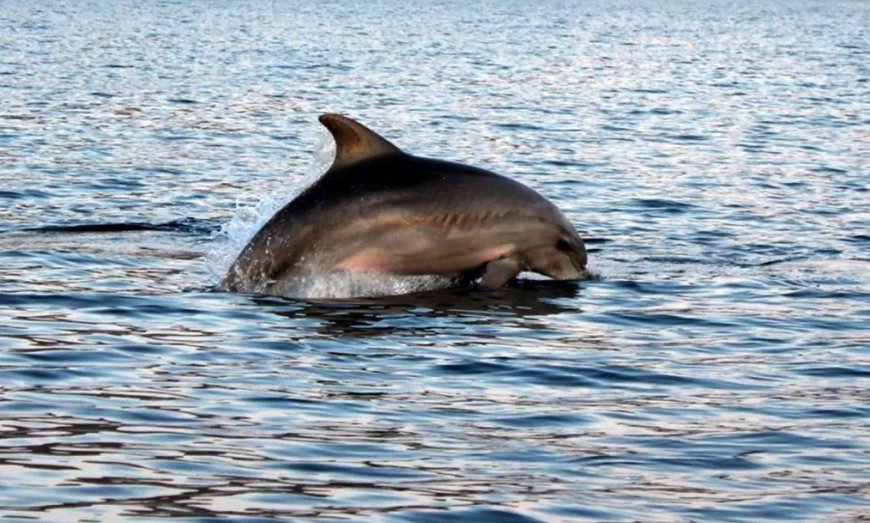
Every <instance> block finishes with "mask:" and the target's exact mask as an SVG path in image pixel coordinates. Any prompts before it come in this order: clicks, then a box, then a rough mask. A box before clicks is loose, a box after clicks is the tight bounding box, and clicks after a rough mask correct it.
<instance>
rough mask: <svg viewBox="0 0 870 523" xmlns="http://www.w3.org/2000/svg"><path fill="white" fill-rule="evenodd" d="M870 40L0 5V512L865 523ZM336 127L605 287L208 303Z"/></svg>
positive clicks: (309, 171)
mask: <svg viewBox="0 0 870 523" xmlns="http://www.w3.org/2000/svg"><path fill="white" fill-rule="evenodd" d="M299 4H301V5H299ZM868 27H870V3H867V2H863V1H831V2H821V1H818V2H817V1H810V0H806V1H802V0H795V1H790V2H773V1H755V2H740V3H734V4H732V3H727V2H689V1H675V0H674V1H664V2H652V1H648V2H646V1H641V2H600V1H592V2H564V3H562V2H555V1H553V2H540V3H520V2H491V3H475V2H471V3H468V2H447V1H445V2H431V3H426V4H425V5H421V4H419V3H411V2H398V1H394V0H384V1H379V0H378V1H375V2H368V3H365V4H358V3H355V2H349V1H343V0H337V1H335V2H327V3H316V2H303V3H282V2H265V1H261V2H260V1H253V2H225V1H214V2H204V1H194V2H173V1H162V2H144V3H134V2H108V1H101V0H98V1H92V2H52V3H48V2H24V1H21V0H6V1H2V2H0V181H2V185H0V519H2V520H4V521H15V520H19V519H20V520H39V521H58V522H69V521H120V520H129V521H136V520H156V519H163V518H170V517H171V518H189V519H190V520H196V521H212V520H214V518H226V519H232V520H234V521H286V520H299V519H312V520H313V519H317V520H322V521H328V520H332V519H350V520H357V521H372V520H379V521H645V522H646V521H663V522H664V521H667V522H672V521H763V520H769V521H781V520H789V521H831V522H847V521H848V522H852V521H866V520H867V519H868V518H870V502H868V498H870V423H868V414H870V408H868V405H870V388H868V377H870V349H868V347H870V329H868V324H870V306H868V303H870V300H868V297H870V252H868V246H870V232H868V231H870V204H868V202H870V198H868V171H867V166H868V163H870V162H868V160H870V125H868V124H870V116H868V115H870V83H868V78H870V74H868V64H870V32H868ZM336 111H337V112H343V113H347V114H350V115H353V116H355V117H357V118H359V119H360V120H361V121H363V122H364V123H366V124H368V125H369V126H371V127H372V128H373V129H376V130H378V131H379V132H381V133H382V134H383V135H384V136H387V137H389V138H391V139H392V140H394V141H395V142H396V143H397V144H399V145H400V146H402V147H403V148H405V149H406V150H408V151H411V152H414V153H416V154H420V155H425V156H430V157H437V158H444V159H450V160H455V161H461V162H464V163H470V164H473V165H476V166H480V167H485V168H489V169H491V170H495V171H498V172H501V173H505V174H509V175H511V176H513V177H515V178H517V179H519V180H522V181H524V182H525V183H527V184H529V185H531V186H533V187H535V188H536V189H537V190H539V191H540V192H541V193H543V194H545V195H547V196H548V197H549V198H551V199H552V200H553V201H555V202H556V203H557V204H558V205H559V206H560V207H561V208H562V209H563V210H564V211H565V213H566V215H567V216H568V217H569V218H570V219H571V220H572V221H573V223H574V224H575V225H576V226H577V228H578V229H579V230H581V231H583V235H584V237H586V238H587V239H588V246H589V247H590V259H591V267H592V269H593V270H594V271H595V272H596V273H597V274H599V275H600V278H599V279H597V280H593V281H587V282H579V283H558V282H549V281H543V280H540V279H526V280H524V281H522V282H521V283H520V284H519V285H518V286H517V287H516V288H511V289H501V290H496V291H489V292H487V291H482V290H475V289H459V290H444V291H437V292H431V293H422V294H414V295H408V296H399V297H391V298H368V299H356V300H327V301H323V300H320V301H303V300H289V299H280V298H267V297H253V296H245V295H233V294H226V293H221V292H215V291H214V290H213V287H214V284H215V283H216V281H217V279H218V278H219V277H220V272H221V268H222V267H223V266H224V265H223V264H225V263H226V260H227V257H228V256H231V255H232V254H233V253H234V252H235V251H236V250H238V249H239V248H240V247H241V243H240V242H242V241H243V238H244V236H245V235H246V234H249V233H250V230H251V228H252V227H253V226H254V225H255V224H256V223H258V221H262V220H264V219H266V218H268V215H269V213H270V212H271V211H272V210H274V209H275V208H276V206H278V205H280V203H281V202H283V201H285V200H286V199H287V198H288V197H290V196H291V195H292V194H294V193H295V192H297V191H298V190H299V189H300V187H301V186H302V185H304V184H305V183H307V182H308V181H310V180H311V178H312V175H313V173H316V172H318V170H319V169H320V168H321V167H322V165H321V163H322V159H323V154H322V151H321V153H315V151H316V150H317V149H318V148H320V149H323V148H324V147H325V145H324V144H328V141H327V140H326V139H325V136H326V134H325V132H324V131H323V130H321V129H320V127H319V125H318V124H317V123H316V116H317V115H318V114H320V113H322V112H336ZM327 156H328V155H327Z"/></svg>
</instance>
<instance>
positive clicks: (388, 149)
mask: <svg viewBox="0 0 870 523" xmlns="http://www.w3.org/2000/svg"><path fill="white" fill-rule="evenodd" d="M320 123H322V124H323V125H324V126H325V127H326V128H327V129H328V130H329V132H330V133H331V134H332V137H333V139H335V160H333V162H332V167H330V168H329V170H330V171H332V170H335V169H340V168H342V167H347V166H349V165H353V164H355V163H357V162H361V161H363V160H369V159H372V158H377V157H378V156H386V155H390V154H396V153H401V152H402V151H401V149H399V148H398V147H396V146H395V145H393V144H391V143H390V142H389V141H388V140H386V139H385V138H383V137H381V136H380V135H378V134H377V133H376V132H374V131H372V130H371V129H369V128H368V127H366V126H364V125H363V124H361V123H359V122H357V121H356V120H352V119H351V118H348V117H347V116H342V115H340V114H323V115H321V116H320Z"/></svg>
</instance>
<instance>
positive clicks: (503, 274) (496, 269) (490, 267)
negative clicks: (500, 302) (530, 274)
mask: <svg viewBox="0 0 870 523" xmlns="http://www.w3.org/2000/svg"><path fill="white" fill-rule="evenodd" d="M522 269H523V268H522V266H521V265H520V262H519V261H517V260H514V259H513V258H499V259H497V260H493V261H491V262H489V263H487V264H486V269H485V270H484V272H483V277H482V278H481V279H480V284H481V285H483V286H484V287H489V288H490V289H497V288H498V287H501V286H502V285H504V284H505V283H507V282H509V281H511V280H512V279H514V278H516V277H517V275H518V274H519V273H520V272H521V271H522Z"/></svg>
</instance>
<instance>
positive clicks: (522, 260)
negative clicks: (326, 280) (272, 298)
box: [223, 114, 587, 294]
mask: <svg viewBox="0 0 870 523" xmlns="http://www.w3.org/2000/svg"><path fill="white" fill-rule="evenodd" d="M320 122H321V123H322V124H323V125H324V126H325V127H326V128H327V129H328V130H329V132H330V133H331V134H332V136H333V138H334V140H335V159H334V161H333V163H332V165H331V166H330V168H329V170H327V171H326V173H325V174H324V175H323V176H322V177H321V178H320V179H319V180H318V181H317V182H315V183H314V184H313V185H311V186H310V187H309V188H307V189H306V190H305V191H303V192H302V193H301V194H300V195H299V196H298V197H296V198H295V199H293V200H292V201H290V202H289V203H288V204H287V205H285V206H284V207H283V208H282V209H281V210H280V211H278V212H277V213H276V214H275V215H274V216H273V217H272V218H271V219H270V220H269V221H268V222H267V223H266V224H265V225H264V226H263V227H262V229H260V231H259V232H258V233H257V234H256V235H254V237H253V238H252V239H251V241H250V242H249V243H248V244H247V245H246V246H245V248H244V249H242V252H241V253H240V254H239V256H238V258H237V259H236V261H235V262H234V263H233V265H232V266H231V267H230V269H229V271H228V273H227V276H226V278H225V279H224V282H223V285H224V287H225V288H226V289H228V290H230V291H238V292H255V293H262V294H282V293H284V292H286V289H288V288H292V285H293V282H294V281H298V280H300V279H303V278H305V277H307V276H312V275H318V274H319V275H322V274H329V273H333V272H338V271H352V272H369V273H386V274H394V275H395V274H400V275H437V276H441V277H445V278H449V279H450V280H452V281H453V282H457V283H459V282H469V281H473V280H475V279H477V278H480V283H481V284H482V285H484V286H487V287H493V288H495V287H500V286H502V285H504V284H505V283H506V282H508V281H509V280H512V279H513V278H515V277H516V276H517V275H518V274H519V273H520V272H521V271H524V270H530V271H533V272H537V273H540V274H543V275H545V276H549V277H551V278H555V279H559V280H569V279H582V278H585V277H586V274H587V273H586V269H585V267H586V249H585V248H584V246H583V241H582V240H581V239H580V236H579V235H578V234H577V232H576V231H575V230H574V227H572V226H571V224H570V223H569V222H568V220H567V218H565V215H564V214H562V212H561V211H559V209H558V208H556V206H555V205H553V204H552V203H550V202H549V201H548V200H547V199H545V198H544V197H543V196H541V195H540V194H538V193H537V192H535V191H534V190H532V189H530V188H529V187H526V186H525V185H523V184H521V183H519V182H516V181H514V180H511V179H509V178H506V177H504V176H501V175H498V174H495V173H492V172H489V171H485V170H483V169H478V168H475V167H469V166H466V165H461V164H457V163H451V162H445V161H440V160H431V159H426V158H419V157H416V156H412V155H410V154H406V153H404V152H402V151H401V150H400V149H399V148H398V147H396V146H395V145H393V144H392V143H390V142H389V141H387V140H386V139H384V138H382V137H381V136H379V135H378V134H376V133H375V132H373V131H372V130H370V129H368V128H366V127H365V126H363V125H362V124H360V123H358V122H356V121H354V120H352V119H350V118H348V117H346V116H341V115H337V114H324V115H322V116H321V117H320Z"/></svg>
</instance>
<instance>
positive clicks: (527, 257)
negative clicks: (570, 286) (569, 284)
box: [522, 212, 589, 280]
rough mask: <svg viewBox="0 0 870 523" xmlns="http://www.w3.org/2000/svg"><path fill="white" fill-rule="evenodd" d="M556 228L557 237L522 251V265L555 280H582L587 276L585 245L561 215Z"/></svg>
mask: <svg viewBox="0 0 870 523" xmlns="http://www.w3.org/2000/svg"><path fill="white" fill-rule="evenodd" d="M561 214H562V213H561V212H559V215H560V216H559V217H560V218H561V220H559V221H560V222H562V223H560V224H559V225H558V226H557V227H556V229H557V230H558V237H557V238H556V240H555V242H549V243H547V244H544V245H539V246H536V247H532V248H529V249H526V250H525V251H523V252H522V257H523V260H522V261H523V265H524V266H525V268H527V269H528V270H530V271H533V272H537V273H539V274H543V275H544V276H549V277H550V278H553V279H555V280H582V279H586V278H587V277H588V276H589V273H588V272H587V271H586V261H587V259H586V247H585V246H584V245H583V240H582V239H581V238H580V235H579V234H577V231H576V230H574V227H572V226H571V225H570V224H569V223H568V220H567V219H566V218H565V217H564V216H561Z"/></svg>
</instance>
